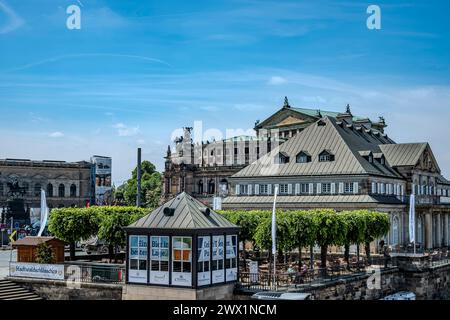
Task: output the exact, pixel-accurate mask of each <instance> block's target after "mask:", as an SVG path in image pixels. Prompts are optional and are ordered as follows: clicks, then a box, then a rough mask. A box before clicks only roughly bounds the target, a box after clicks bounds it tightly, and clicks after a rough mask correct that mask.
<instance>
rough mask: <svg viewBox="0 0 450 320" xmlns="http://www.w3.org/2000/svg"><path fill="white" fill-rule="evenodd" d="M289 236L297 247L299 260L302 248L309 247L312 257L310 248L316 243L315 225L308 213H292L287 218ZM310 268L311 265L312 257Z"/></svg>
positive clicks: (311, 253)
mask: <svg viewBox="0 0 450 320" xmlns="http://www.w3.org/2000/svg"><path fill="white" fill-rule="evenodd" d="M287 221H288V226H289V234H290V236H291V238H292V241H293V242H294V244H293V245H294V247H298V250H299V257H300V258H299V259H300V261H301V256H302V247H305V246H309V247H310V255H311V256H313V252H312V248H313V246H314V243H315V241H316V233H317V225H316V224H315V220H314V219H313V214H311V212H310V211H292V212H290V214H289V215H288V216H287ZM310 259H311V267H312V266H313V265H312V260H313V259H312V257H310Z"/></svg>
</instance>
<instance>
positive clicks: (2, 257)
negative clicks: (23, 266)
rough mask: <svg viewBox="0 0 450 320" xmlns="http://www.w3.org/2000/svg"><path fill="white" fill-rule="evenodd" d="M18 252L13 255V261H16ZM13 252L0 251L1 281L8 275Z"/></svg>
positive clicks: (15, 251)
mask: <svg viewBox="0 0 450 320" xmlns="http://www.w3.org/2000/svg"><path fill="white" fill-rule="evenodd" d="M16 254H17V250H14V251H13V253H12V261H16V259H17V258H16ZM10 257H11V250H0V279H3V278H4V277H6V276H7V275H8V273H9V272H8V271H9V270H8V269H9V261H10Z"/></svg>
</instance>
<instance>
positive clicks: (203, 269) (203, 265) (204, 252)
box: [197, 236, 211, 286]
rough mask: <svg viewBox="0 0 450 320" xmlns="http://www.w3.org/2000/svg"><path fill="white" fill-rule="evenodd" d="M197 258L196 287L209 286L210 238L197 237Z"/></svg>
mask: <svg viewBox="0 0 450 320" xmlns="http://www.w3.org/2000/svg"><path fill="white" fill-rule="evenodd" d="M197 257H198V258H197V285H199V286H204V285H209V284H211V271H210V270H211V265H210V259H211V237H209V236H204V237H198V241H197Z"/></svg>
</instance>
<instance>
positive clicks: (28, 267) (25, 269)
mask: <svg viewBox="0 0 450 320" xmlns="http://www.w3.org/2000/svg"><path fill="white" fill-rule="evenodd" d="M9 275H10V276H11V277H25V278H41V279H52V280H64V265H63V264H40V263H25V262H11V263H10V265H9Z"/></svg>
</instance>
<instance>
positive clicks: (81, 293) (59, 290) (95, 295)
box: [8, 277, 122, 300]
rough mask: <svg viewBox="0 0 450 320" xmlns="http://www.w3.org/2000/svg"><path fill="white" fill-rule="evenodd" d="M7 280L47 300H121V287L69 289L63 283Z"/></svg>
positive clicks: (97, 285)
mask: <svg viewBox="0 0 450 320" xmlns="http://www.w3.org/2000/svg"><path fill="white" fill-rule="evenodd" d="M8 280H11V281H14V282H15V283H17V284H19V285H21V286H23V287H26V288H28V289H30V290H33V291H35V292H36V293H37V294H38V295H39V296H41V297H42V298H44V299H47V300H121V299H122V285H117V284H103V283H95V284H94V283H81V286H80V288H71V287H68V286H67V283H66V282H65V281H61V280H46V279H30V278H15V277H8Z"/></svg>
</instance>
